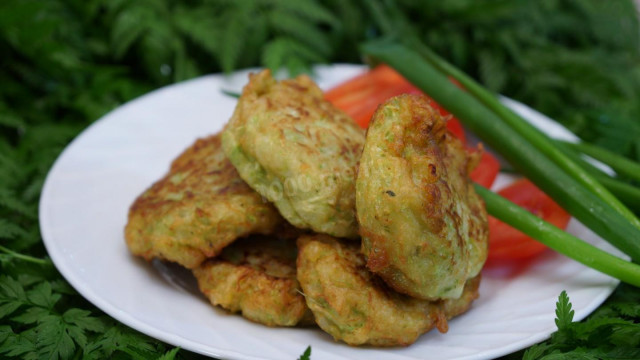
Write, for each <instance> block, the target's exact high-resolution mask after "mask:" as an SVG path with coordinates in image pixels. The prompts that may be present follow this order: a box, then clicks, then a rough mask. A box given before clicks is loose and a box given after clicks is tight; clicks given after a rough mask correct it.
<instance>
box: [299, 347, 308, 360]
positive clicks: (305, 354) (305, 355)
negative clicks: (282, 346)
mask: <svg viewBox="0 0 640 360" xmlns="http://www.w3.org/2000/svg"><path fill="white" fill-rule="evenodd" d="M298 360H311V345H309V346H307V349H306V350H305V351H304V352H303V353H302V355H300V357H299V358H298Z"/></svg>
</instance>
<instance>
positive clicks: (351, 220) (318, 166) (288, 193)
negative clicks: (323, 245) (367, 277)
mask: <svg viewBox="0 0 640 360" xmlns="http://www.w3.org/2000/svg"><path fill="white" fill-rule="evenodd" d="M222 141H223V146H224V150H225V153H226V154H227V156H228V157H229V159H230V160H231V162H232V163H233V164H234V165H235V166H236V168H237V169H238V172H239V173H240V176H242V178H243V179H244V180H245V181H246V182H247V183H248V184H249V185H250V186H251V187H252V188H254V189H255V190H256V191H257V192H258V193H260V194H261V195H263V196H265V197H266V198H267V199H269V201H272V202H273V203H274V204H275V206H276V207H277V208H278V210H279V211H280V213H281V214H282V216H283V217H284V218H285V219H287V220H288V221H289V222H290V223H291V224H293V225H294V226H296V227H298V228H302V229H312V230H314V231H316V232H320V233H326V234H330V235H333V236H338V237H349V238H355V237H357V234H358V233H357V230H358V229H357V222H356V215H355V171H356V166H357V162H358V159H359V158H360V153H361V151H362V145H363V143H364V131H363V130H362V129H361V128H360V127H359V126H358V125H357V124H356V123H355V122H354V121H353V120H352V119H351V118H349V117H348V116H347V115H346V114H345V113H343V112H342V111H341V110H338V109H337V108H335V107H334V106H333V105H331V103H329V102H328V101H326V100H324V96H323V93H322V91H321V90H320V89H319V88H318V87H317V86H316V84H315V83H313V81H312V80H311V79H310V78H309V77H308V76H305V75H302V76H299V77H297V78H296V79H293V80H284V81H280V82H278V81H276V80H275V79H273V78H272V77H271V74H270V72H269V71H268V70H265V71H262V72H260V73H258V74H251V75H250V81H249V84H248V85H246V86H245V88H244V89H243V91H242V96H241V97H240V99H239V101H238V104H237V106H236V109H235V111H234V113H233V116H232V117H231V120H230V121H229V124H228V125H227V127H226V129H225V131H224V133H223V140H222Z"/></svg>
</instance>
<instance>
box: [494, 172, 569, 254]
mask: <svg viewBox="0 0 640 360" xmlns="http://www.w3.org/2000/svg"><path fill="white" fill-rule="evenodd" d="M498 194H499V195H501V196H503V197H505V198H507V199H509V200H511V201H512V202H513V203H515V204H517V205H520V206H521V207H523V208H525V209H527V210H529V211H530V212H531V213H533V214H534V215H536V216H538V217H540V218H542V219H544V220H545V221H547V222H549V223H551V224H553V225H555V226H556V227H558V228H560V229H563V230H564V229H565V228H566V227H567V224H568V223H569V219H571V215H569V213H567V212H566V211H565V210H564V209H562V208H561V207H560V206H559V205H558V204H556V203H555V202H554V201H553V200H552V199H551V198H550V197H549V196H547V195H546V194H545V193H544V192H542V191H541V190H540V189H538V188H537V187H536V186H535V185H534V184H533V183H532V182H531V181H529V180H527V179H521V180H518V181H516V182H514V183H513V184H511V185H509V186H507V187H506V188H504V189H502V190H500V191H498ZM546 248H547V247H546V246H545V245H543V244H541V243H539V242H537V241H535V240H533V239H532V238H530V237H529V236H527V235H525V234H523V233H522V232H520V231H519V230H516V229H514V228H512V227H511V226H509V225H507V224H505V223H503V222H501V221H500V220H498V219H496V218H494V217H492V216H489V258H488V262H490V263H491V262H496V261H498V262H500V261H505V260H524V259H529V258H532V257H533V256H536V255H538V254H540V253H542V252H543V251H544V250H545V249H546Z"/></svg>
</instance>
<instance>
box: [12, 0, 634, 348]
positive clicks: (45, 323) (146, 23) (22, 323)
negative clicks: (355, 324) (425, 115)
mask: <svg viewBox="0 0 640 360" xmlns="http://www.w3.org/2000/svg"><path fill="white" fill-rule="evenodd" d="M388 8H393V9H396V10H397V11H398V12H399V13H401V14H404V18H405V20H403V21H404V23H403V24H399V23H396V22H394V19H392V18H391V17H389V16H388V14H389V11H388V10H387V9H388ZM395 26H407V27H411V28H412V29H414V30H415V31H416V32H417V33H418V34H420V36H421V38H422V39H423V40H424V41H425V42H426V43H428V45H429V46H430V47H431V48H432V49H434V50H436V51H437V52H439V53H440V54H441V55H442V56H444V57H446V58H447V59H448V60H449V61H451V62H452V63H454V64H455V65H456V66H458V67H459V68H461V69H463V70H464V71H465V72H467V73H469V74H471V75H472V76H474V77H476V78H477V79H479V80H480V81H481V82H482V83H483V84H484V85H486V86H487V87H489V88H490V89H492V90H494V91H498V92H501V93H503V94H505V95H507V96H510V97H513V98H516V99H518V100H521V101H524V102H525V103H527V104H530V105H532V106H533V107H535V108H537V109H539V110H541V111H543V112H544V113H546V114H548V115H550V116H552V117H554V118H556V119H558V120H559V121H561V122H563V123H564V124H566V125H567V126H569V127H570V128H571V129H572V130H573V131H575V132H577V133H578V134H579V135H580V136H581V137H583V138H584V139H585V140H588V141H590V142H594V143H597V144H601V145H603V146H605V147H607V148H609V149H610V150H613V151H615V152H617V153H619V154H622V155H626V156H629V157H631V158H634V159H640V140H638V139H640V135H639V134H640V133H639V131H640V130H639V126H640V125H639V124H640V122H638V120H637V119H638V118H640V116H639V115H640V103H638V102H637V101H636V99H638V98H639V96H638V95H640V67H639V66H640V65H639V64H640V61H639V59H640V55H639V50H638V49H639V46H638V43H639V41H638V36H639V31H638V20H637V17H636V13H635V10H633V5H632V2H631V1H630V0H611V1H600V0H540V1H525V0H486V1H475V0H447V1H440V0H427V1H424V0H356V1H341V0H298V1H289V0H241V1H240V0H188V1H177V0H138V1H127V0H3V1H1V2H0V53H2V57H0V84H1V86H0V274H2V275H1V276H0V357H2V358H26V359H40V358H52V359H69V358H87V359H102V358H116V359H123V358H134V359H148V358H163V359H171V358H193V357H195V356H196V355H194V354H190V353H187V352H185V351H179V350H178V349H176V348H174V349H172V348H171V347H170V346H168V345H165V344H163V343H161V342H159V341H156V340H154V339H151V338H149V337H146V336H144V335H141V334H139V333H137V332H136V331H133V330H131V329H129V328H127V327H126V326H124V325H122V324H120V323H118V322H117V321H115V320H113V319H111V318H109V317H108V316H106V315H105V314H103V313H102V312H101V311H100V310H98V309H97V308H95V307H94V306H93V305H91V304H90V303H88V302H87V301H86V300H84V299H83V298H82V296H80V295H79V294H77V293H76V292H75V291H74V290H73V289H72V288H71V287H70V286H69V285H68V284H67V283H66V282H65V281H64V279H63V278H62V277H61V276H60V274H59V273H58V272H57V271H56V269H55V268H54V266H53V265H52V263H51V261H50V260H49V259H48V257H47V254H46V251H45V249H44V246H43V244H42V241H41V237H40V233H39V230H38V213H37V211H38V200H39V196H40V191H41V188H42V184H43V182H44V178H45V176H46V174H47V172H48V170H49V168H50V167H51V165H52V164H53V162H54V160H55V159H56V157H57V156H58V155H59V154H60V152H61V151H62V150H63V149H64V147H65V146H66V145H67V144H68V143H69V142H70V141H71V140H72V139H73V138H74V137H75V136H76V135H77V134H78V133H79V132H80V131H81V130H82V129H84V128H86V127H87V126H88V125H89V124H91V122H93V121H94V120H96V119H98V118H99V117H101V116H102V115H104V114H105V113H107V112H108V111H110V110H112V109H114V108H115V107H117V106H119V105H120V104H122V103H124V102H126V101H128V100H131V99H133V98H135V97H137V96H140V95H142V94H144V93H146V92H148V91H150V90H152V89H155V88H158V87H160V86H163V85H167V84H171V83H174V82H177V81H182V80H186V79H190V78H193V77H196V76H200V75H203V74H208V73H214V72H220V71H225V72H230V71H233V70H235V69H239V68H244V67H253V66H266V67H270V68H272V69H278V68H282V67H284V68H287V69H289V70H290V71H291V72H292V73H298V72H301V71H306V70H308V69H309V67H310V66H311V65H312V64H315V63H333V62H356V63H359V62H362V61H363V59H362V58H361V56H360V54H359V53H358V50H357V48H358V47H357V45H358V44H359V43H360V42H362V41H363V40H366V39H370V38H373V37H378V36H380V35H381V34H382V33H384V32H385V31H389V30H390V29H392V28H393V27H395ZM638 292H639V291H638V289H635V288H630V287H625V288H624V293H623V295H624V296H633V299H635V300H633V301H635V303H636V304H637V303H638ZM629 294H632V295H629ZM619 298H620V296H617V297H614V298H613V299H612V300H610V301H609V305H606V306H605V307H603V308H601V309H600V310H598V312H597V313H596V315H593V316H592V318H594V317H597V316H605V315H606V319H609V320H606V321H610V322H611V323H610V324H609V325H606V324H604V323H605V322H606V321H605V320H599V321H602V322H603V323H602V326H593V327H590V326H586V325H585V326H586V327H588V328H590V329H591V330H589V331H592V332H589V331H587V330H585V331H584V332H582V330H580V331H578V330H575V334H576V335H575V336H574V337H572V338H568V337H564V338H563V337H562V336H560V335H557V336H555V337H554V338H552V340H551V341H552V343H551V344H546V345H540V346H539V347H536V348H533V349H532V350H531V352H532V353H533V352H534V351H537V352H538V353H539V354H541V356H542V355H544V354H547V352H549V353H550V352H552V351H558V349H560V350H562V349H564V348H561V347H562V346H565V345H562V344H582V345H580V346H583V345H584V344H587V345H588V344H590V343H591V341H596V340H598V339H600V338H602V339H607V341H610V344H614V345H616V346H618V345H619V346H618V347H622V346H623V345H624V344H623V342H624V341H627V342H629V341H632V340H633V339H637V337H635V338H634V337H625V335H624V334H626V333H625V331H632V330H634V329H635V328H633V327H631V326H630V325H628V324H626V325H624V326H622V325H619V324H616V323H615V321H617V320H616V319H622V320H624V321H627V322H632V323H633V324H637V322H638V315H639V314H638V309H637V307H636V306H635V305H634V302H633V301H627V300H625V299H626V298H625V299H622V300H620V299H619ZM597 314H600V315H597ZM575 324H576V323H570V325H567V326H568V327H567V329H569V330H570V329H573V328H575V327H576V326H580V325H575ZM577 324H581V323H577ZM605 325H606V326H605ZM618 329H622V330H618ZM625 329H626V330H625ZM569 330H567V331H569ZM562 331H564V330H562ZM562 331H560V332H562ZM571 331H573V330H571ZM602 334H605V335H606V336H600V335H602ZM563 339H565V340H563ZM579 341H582V342H579ZM554 344H555V345H554ZM620 344H622V345H620ZM634 344H635V346H637V343H634ZM634 344H631V343H628V344H626V345H625V346H627V348H628V347H630V346H632V345H634ZM544 346H546V347H544ZM585 346H586V345H585ZM576 349H578V347H576ZM625 349H626V348H625ZM611 351H615V349H613V348H612V350H611ZM309 355H310V349H309V352H305V353H304V354H302V357H303V358H304V357H305V356H307V357H308V356H309ZM528 356H529V358H534V357H532V356H533V355H530V354H529V355H528ZM545 356H546V355H545Z"/></svg>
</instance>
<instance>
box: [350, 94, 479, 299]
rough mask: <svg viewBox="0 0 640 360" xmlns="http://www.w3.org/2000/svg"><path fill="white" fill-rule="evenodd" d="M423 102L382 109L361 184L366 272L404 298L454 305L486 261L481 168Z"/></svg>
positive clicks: (401, 101) (395, 102) (413, 98)
mask: <svg viewBox="0 0 640 360" xmlns="http://www.w3.org/2000/svg"><path fill="white" fill-rule="evenodd" d="M474 160H475V159H473V158H471V157H470V156H469V155H468V154H467V152H466V151H465V149H464V148H463V146H462V144H461V142H460V141H459V140H458V139H456V138H455V137H454V136H452V135H451V134H450V133H449V132H448V131H447V128H446V120H444V119H443V118H442V117H441V116H440V114H439V113H438V112H437V111H436V110H434V109H433V108H432V107H431V106H430V105H429V103H428V100H427V99H426V98H425V97H423V96H417V95H401V96H398V97H395V98H392V99H390V100H388V101H387V102H385V103H384V104H383V105H381V106H380V107H379V108H378V110H377V111H376V113H375V115H374V117H373V119H372V121H371V124H370V126H369V130H368V132H367V138H366V141H365V146H364V150H363V153H362V158H361V159H360V168H359V171H358V178H357V183H356V208H357V214H358V221H359V223H360V234H361V236H362V251H363V253H364V255H365V257H366V258H367V267H368V268H369V269H370V270H371V271H373V272H374V273H376V274H378V275H380V276H381V277H382V278H383V279H384V280H385V281H386V282H387V284H389V285H390V286H391V287H393V288H394V289H396V290H397V291H399V292H402V293H405V294H408V295H410V296H413V297H418V298H422V299H429V300H436V299H455V298H458V297H460V295H461V294H462V290H463V287H464V284H465V282H466V281H467V280H468V279H471V278H473V277H475V276H476V275H478V273H479V272H480V270H481V269H482V266H483V264H484V262H485V259H486V257H487V238H488V230H487V214H486V211H485V208H484V203H483V202H482V200H481V199H480V197H479V196H478V195H477V194H476V193H475V191H474V189H473V185H472V182H471V181H470V180H469V177H468V174H469V172H470V171H471V169H472V168H473V167H474V166H475V162H477V161H474Z"/></svg>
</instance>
